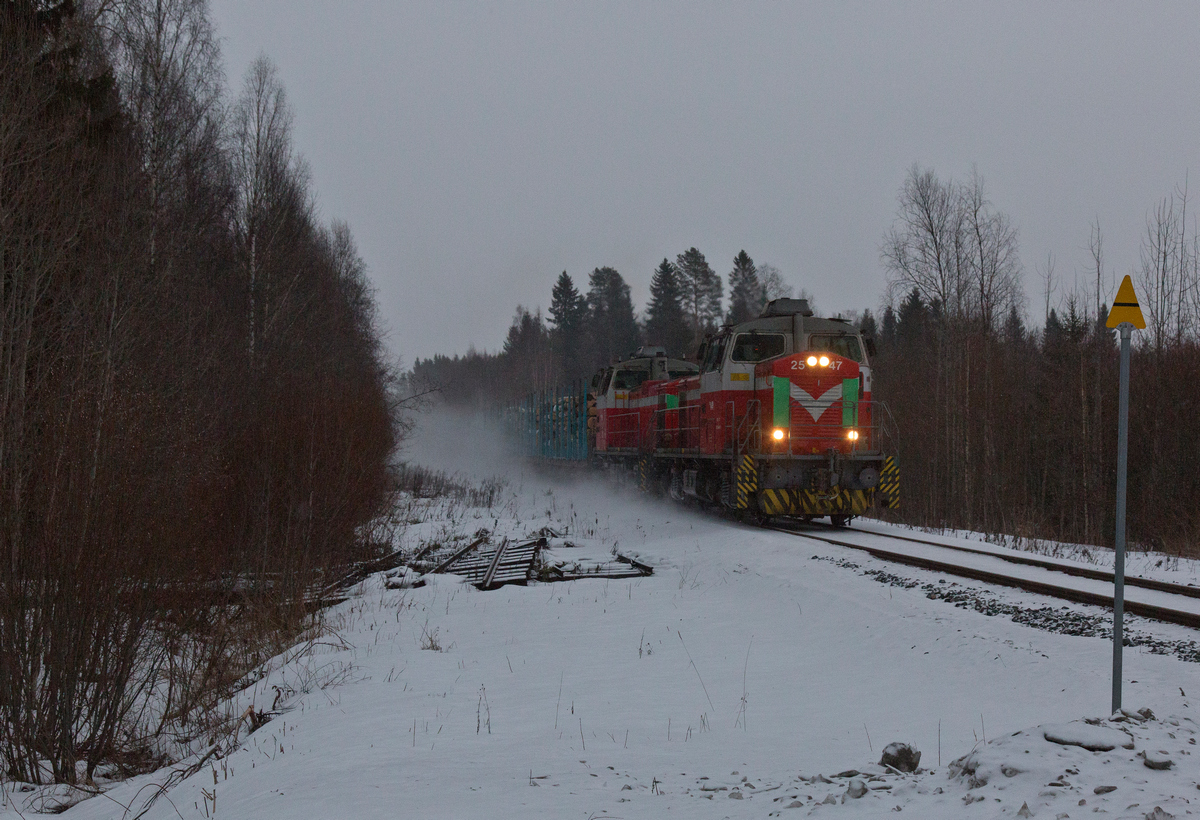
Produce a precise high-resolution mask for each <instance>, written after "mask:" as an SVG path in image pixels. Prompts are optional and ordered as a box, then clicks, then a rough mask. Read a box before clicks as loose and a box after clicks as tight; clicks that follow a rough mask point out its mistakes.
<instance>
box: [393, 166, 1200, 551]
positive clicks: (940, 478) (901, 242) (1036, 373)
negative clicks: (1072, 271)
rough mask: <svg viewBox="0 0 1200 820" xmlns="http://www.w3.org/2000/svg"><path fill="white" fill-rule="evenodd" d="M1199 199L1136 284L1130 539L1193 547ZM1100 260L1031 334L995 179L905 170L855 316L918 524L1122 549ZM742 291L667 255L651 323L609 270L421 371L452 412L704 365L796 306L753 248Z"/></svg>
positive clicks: (737, 266) (1165, 218)
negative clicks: (774, 310) (653, 348)
mask: <svg viewBox="0 0 1200 820" xmlns="http://www.w3.org/2000/svg"><path fill="white" fill-rule="evenodd" d="M1188 204H1189V203H1188V200H1187V194H1186V190H1182V189H1181V190H1179V191H1176V192H1173V193H1172V194H1171V195H1170V196H1168V197H1167V198H1165V199H1164V200H1163V201H1162V202H1161V203H1159V204H1158V205H1157V206H1156V207H1155V208H1154V209H1153V210H1152V211H1151V212H1150V215H1149V217H1148V219H1147V225H1146V231H1145V234H1144V238H1143V243H1142V261H1141V264H1140V266H1139V267H1138V269H1137V270H1136V271H1132V272H1131V273H1132V274H1133V277H1134V281H1135V283H1136V287H1137V290H1138V293H1139V294H1140V295H1141V303H1142V309H1143V313H1144V314H1145V316H1146V320H1147V323H1148V326H1147V329H1146V330H1145V331H1139V332H1136V333H1135V334H1134V340H1135V350H1134V353H1133V365H1132V376H1131V389H1132V395H1133V401H1132V403H1131V413H1130V454H1129V487H1130V490H1129V516H1128V518H1129V532H1130V538H1131V539H1132V541H1133V542H1135V543H1137V544H1141V545H1144V546H1147V547H1154V548H1157V549H1164V550H1168V551H1175V552H1191V553H1193V554H1195V553H1196V552H1197V551H1198V549H1197V545H1198V544H1200V510H1198V508H1197V507H1196V505H1195V504H1192V503H1189V499H1191V498H1195V497H1197V495H1200V474H1198V473H1197V471H1196V470H1195V469H1194V464H1195V461H1196V458H1197V456H1198V455H1200V433H1198V432H1197V424H1196V421H1195V420H1196V418H1197V417H1198V414H1200V391H1198V390H1197V388H1196V385H1197V384H1200V263H1198V260H1200V240H1198V238H1197V233H1196V231H1195V227H1194V225H1192V224H1189V223H1188V222H1187V207H1188ZM1089 248H1090V254H1089V258H1088V260H1087V265H1088V269H1089V270H1090V273H1089V274H1087V275H1085V276H1084V277H1083V281H1085V282H1088V284H1087V285H1085V286H1083V287H1077V290H1076V291H1075V292H1072V293H1068V294H1066V295H1065V296H1063V297H1062V298H1060V299H1059V301H1058V303H1057V304H1055V305H1054V306H1053V307H1052V306H1051V301H1052V299H1051V297H1052V295H1053V294H1054V293H1055V292H1056V291H1057V290H1058V288H1057V285H1056V283H1055V281H1054V262H1053V259H1051V260H1049V261H1048V263H1047V265H1046V267H1045V269H1043V270H1040V271H1039V272H1040V274H1041V277H1042V280H1043V281H1042V283H1041V284H1042V285H1044V287H1045V291H1044V292H1045V302H1044V308H1045V309H1044V313H1043V318H1042V320H1041V321H1040V322H1039V323H1038V325H1040V326H1031V325H1030V324H1029V323H1028V322H1027V319H1026V318H1025V317H1026V315H1027V313H1026V310H1027V303H1028V301H1029V300H1028V297H1027V294H1026V291H1025V287H1024V284H1023V283H1024V279H1025V269H1024V266H1023V264H1022V262H1021V259H1020V253H1019V250H1020V249H1019V242H1018V235H1017V231H1016V229H1015V228H1014V227H1013V226H1012V224H1011V222H1010V220H1009V219H1008V217H1007V216H1006V215H1005V214H1004V213H1003V212H1002V211H1000V210H998V209H996V208H995V207H994V206H993V204H992V203H991V202H990V201H989V199H988V197H987V194H986V190H985V187H984V183H983V180H982V179H981V178H980V177H979V176H978V175H977V174H973V175H972V176H971V178H970V179H968V180H965V181H956V180H953V179H941V178H939V177H938V176H937V175H936V174H935V173H934V172H933V171H930V170H926V169H921V168H919V167H914V168H913V169H911V171H910V172H909V173H908V175H907V178H906V179H905V182H904V184H903V186H902V188H901V190H900V192H899V196H898V203H897V213H896V220H895V223H894V225H893V227H892V228H891V230H889V231H888V233H887V234H886V235H885V236H884V237H883V240H882V242H881V248H880V250H881V261H882V263H883V266H884V268H885V270H886V275H887V282H888V293H887V298H886V300H885V306H884V309H883V310H882V312H881V313H879V314H878V317H877V315H876V314H873V313H872V311H871V310H870V309H864V310H862V311H851V312H850V313H849V315H848V317H847V318H851V319H852V320H853V321H854V322H856V323H857V324H858V325H859V327H860V328H861V329H862V330H863V332H864V333H865V334H867V335H869V336H874V337H875V338H876V342H877V348H878V354H877V356H876V357H875V358H874V360H873V364H874V366H875V371H874V372H875V390H876V396H877V398H880V399H882V400H883V401H885V402H886V403H887V404H888V405H889V407H890V409H891V412H892V414H893V416H894V417H895V420H896V422H897V426H898V429H899V431H900V437H899V441H898V442H897V444H896V446H897V449H898V454H899V457H900V464H901V470H902V474H903V504H902V505H901V509H900V511H899V517H900V518H901V519H902V520H903V521H906V522H908V523H912V524H917V525H922V526H933V527H956V528H969V529H974V530H978V531H982V532H988V533H1003V534H1008V535H1020V536H1025V537H1029V538H1045V539H1055V540H1065V541H1071V542H1081V543H1088V544H1111V543H1112V541H1113V529H1114V520H1113V518H1114V513H1113V506H1114V497H1115V469H1116V438H1117V428H1116V403H1117V346H1116V337H1115V331H1111V330H1109V329H1107V328H1106V327H1105V323H1106V320H1107V305H1108V303H1109V301H1110V300H1111V295H1112V291H1113V287H1112V285H1113V282H1112V271H1111V270H1110V269H1109V266H1108V265H1107V263H1106V260H1105V257H1104V243H1103V234H1102V232H1101V230H1100V226H1099V224H1098V223H1097V224H1094V225H1092V226H1091V232H1090V243H1089ZM764 267H765V268H766V270H765V272H764ZM764 273H765V275H764ZM728 281H729V285H730V288H729V299H728V300H727V301H726V302H725V303H724V309H723V308H722V305H723V303H722V298H721V297H722V281H721V279H720V277H719V276H717V275H716V274H715V273H714V272H713V271H712V269H711V267H710V266H709V265H708V264H707V262H706V261H705V260H704V256H703V254H701V253H700V252H699V251H698V250H696V249H695V248H691V249H689V250H688V251H686V252H685V253H682V254H679V255H678V256H677V257H676V258H675V260H673V261H672V260H670V259H664V260H663V261H662V263H661V264H660V265H659V266H658V268H657V269H656V270H655V271H654V272H653V273H652V278H651V287H650V293H651V298H650V302H649V304H648V305H647V306H646V308H645V311H644V314H643V316H642V317H641V318H640V319H639V317H638V316H637V315H636V313H635V311H634V307H633V305H632V303H631V302H630V299H629V287H628V285H627V284H626V283H625V281H624V280H623V279H622V278H621V276H620V274H619V273H618V272H617V271H615V270H613V269H612V268H597V269H596V270H594V271H593V272H592V273H591V275H590V276H589V278H588V289H587V292H586V293H584V294H581V293H580V292H579V291H578V290H577V289H576V287H575V284H574V282H573V281H572V279H571V277H570V276H569V275H568V274H567V273H565V272H564V273H562V274H561V275H560V276H559V277H558V280H557V282H556V283H555V285H554V287H553V290H552V292H551V299H550V308H549V315H548V316H545V317H543V316H542V315H541V313H540V312H539V311H533V312H531V311H529V310H526V309H524V308H518V309H517V313H516V317H515V318H514V321H513V323H512V326H511V328H510V329H509V332H508V337H507V339H506V340H505V343H504V347H503V349H502V350H501V351H500V352H498V353H494V354H489V353H478V352H472V353H469V354H467V355H466V356H461V357H459V356H455V357H445V356H435V357H433V358H431V359H426V360H418V361H417V362H416V364H415V366H414V368H413V376H414V377H415V378H417V379H418V380H419V381H421V382H422V383H423V384H432V385H435V386H437V387H439V388H440V389H441V390H442V392H443V393H444V395H445V397H446V399H447V400H449V401H451V402H456V403H480V404H487V403H491V402H503V401H508V400H512V399H515V398H518V397H520V396H522V395H525V394H526V393H528V392H530V391H533V390H539V389H543V388H545V387H549V386H551V385H554V384H559V383H562V382H564V381H569V380H571V379H573V378H589V377H590V376H591V374H592V373H594V372H595V371H596V369H597V368H599V367H601V366H603V365H606V364H608V363H610V362H611V361H613V360H614V359H616V358H620V357H622V356H625V355H628V353H629V352H630V351H632V350H634V349H635V348H636V347H637V346H638V345H639V344H643V343H645V344H653V345H663V346H665V347H666V348H667V350H668V352H669V353H671V355H678V356H685V357H687V356H690V355H691V354H692V353H693V352H694V351H695V349H696V346H697V344H698V342H699V341H700V340H701V339H702V338H703V336H704V335H705V334H706V333H709V332H711V331H713V330H714V329H716V327H717V325H718V324H719V323H721V322H737V321H742V320H744V319H745V318H748V317H750V316H753V315H757V313H758V311H759V309H760V308H761V305H762V304H763V303H764V301H765V300H766V299H769V298H775V297H777V296H784V295H791V294H790V292H789V288H788V287H787V286H786V285H784V284H783V283H782V278H781V277H780V275H779V272H778V270H777V269H774V268H772V267H771V266H757V267H756V266H755V264H754V262H753V260H752V259H751V258H750V257H749V256H748V255H747V254H746V252H745V251H743V252H742V253H740V254H738V256H737V257H736V258H735V259H734V261H733V266H732V269H731V270H730V273H729V275H728ZM801 295H807V294H804V293H803V292H802V293H801ZM1039 301H1041V300H1040V299H1039ZM1039 307H1041V305H1039Z"/></svg>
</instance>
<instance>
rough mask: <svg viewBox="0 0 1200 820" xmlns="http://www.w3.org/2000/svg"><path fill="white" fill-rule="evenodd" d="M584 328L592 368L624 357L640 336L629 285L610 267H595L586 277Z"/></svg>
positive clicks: (632, 349) (631, 349)
mask: <svg viewBox="0 0 1200 820" xmlns="http://www.w3.org/2000/svg"><path fill="white" fill-rule="evenodd" d="M587 330H588V333H587V335H588V338H589V341H590V344H591V351H592V354H591V355H592V361H591V364H592V366H595V367H602V366H604V365H607V364H610V363H611V362H614V361H616V360H618V359H621V358H624V357H625V356H628V355H629V354H630V353H632V352H633V351H634V350H635V349H636V348H637V346H638V343H639V341H640V339H641V334H640V332H639V331H638V325H637V317H636V316H635V315H634V313H633V299H632V298H631V297H630V295H629V285H627V284H626V283H625V280H624V279H623V278H621V274H619V273H617V271H616V270H615V269H613V268H596V269H595V270H594V271H592V273H591V275H589V276H588V295H587Z"/></svg>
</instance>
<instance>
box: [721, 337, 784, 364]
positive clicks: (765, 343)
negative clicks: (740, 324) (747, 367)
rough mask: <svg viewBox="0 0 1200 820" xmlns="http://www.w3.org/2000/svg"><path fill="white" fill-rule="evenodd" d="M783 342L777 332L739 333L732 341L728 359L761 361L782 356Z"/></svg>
mask: <svg viewBox="0 0 1200 820" xmlns="http://www.w3.org/2000/svg"><path fill="white" fill-rule="evenodd" d="M784 348H785V342H784V338H783V335H782V334H779V333H739V334H738V335H737V338H736V339H735V340H734V343H733V352H732V353H731V354H730V359H732V360H733V361H735V362H761V361H762V360H763V359H771V358H774V357H775V356H782V355H783V352H784Z"/></svg>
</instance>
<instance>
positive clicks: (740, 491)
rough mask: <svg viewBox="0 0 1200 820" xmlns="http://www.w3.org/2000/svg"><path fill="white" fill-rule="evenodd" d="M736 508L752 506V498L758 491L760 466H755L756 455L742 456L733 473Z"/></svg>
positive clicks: (742, 508)
mask: <svg viewBox="0 0 1200 820" xmlns="http://www.w3.org/2000/svg"><path fill="white" fill-rule="evenodd" d="M733 484H734V500H733V506H734V508H735V509H739V510H744V509H746V508H747V507H749V506H750V500H751V499H752V498H754V493H756V492H757V491H758V468H757V467H755V466H754V456H749V455H746V456H742V458H741V460H740V461H739V462H738V465H737V469H735V470H734V475H733Z"/></svg>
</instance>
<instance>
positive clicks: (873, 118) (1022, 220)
mask: <svg viewBox="0 0 1200 820" xmlns="http://www.w3.org/2000/svg"><path fill="white" fill-rule="evenodd" d="M213 10H214V14H215V17H216V20H217V24H218V26H219V28H220V32H221V35H222V37H223V38H224V50H225V61H226V70H227V72H228V75H229V83H230V86H231V90H232V91H233V92H234V93H236V91H237V90H238V88H240V85H241V78H242V75H243V73H244V72H245V69H246V67H247V66H248V65H249V63H250V61H251V60H252V59H253V58H254V57H255V56H256V55H257V54H259V53H260V52H265V53H266V54H267V55H268V56H269V57H271V59H272V60H274V61H275V62H276V64H277V65H278V66H279V69H280V74H281V77H282V79H283V81H284V83H285V84H286V87H287V90H288V94H289V97H290V101H291V103H292V105H293V107H294V108H295V113H296V126H295V142H296V145H297V148H298V149H299V150H300V151H301V152H302V153H303V154H304V155H305V157H306V158H307V160H308V162H309V163H310V165H311V169H312V174H313V181H314V186H315V188H316V191H317V193H318V196H319V201H320V205H321V209H322V213H323V214H324V215H325V216H326V217H327V218H332V217H337V218H341V219H345V220H347V221H348V222H349V223H350V225H351V227H352V228H353V230H354V233H355V235H356V237H357V239H358V242H359V246H360V250H361V252H362V255H363V257H364V258H365V259H366V261H367V264H368V265H369V266H370V269H371V274H372V277H373V279H374V281H375V282H376V284H377V286H378V296H379V302H380V308H381V312H382V314H383V317H384V319H385V321H386V323H387V326H388V330H389V344H390V345H391V347H392V348H393V349H394V350H395V351H396V353H397V354H398V355H400V356H402V357H403V359H404V361H405V363H406V364H411V362H412V361H413V359H414V358H417V357H422V358H424V357H427V356H430V355H432V354H434V353H463V352H465V351H466V350H467V349H468V347H469V346H471V345H474V346H475V347H476V348H477V349H481V350H482V349H486V350H496V349H497V348H498V347H499V346H500V345H501V343H502V341H503V339H504V334H505V332H506V330H507V328H508V325H509V323H510V321H511V319H512V315H513V311H514V308H515V307H516V305H517V304H518V303H520V304H523V305H526V306H529V307H530V308H533V307H537V306H540V307H541V308H542V309H543V310H545V308H546V307H547V306H548V304H549V301H550V288H551V286H552V284H553V282H554V279H555V277H557V275H558V274H559V272H561V271H562V270H564V269H565V270H567V271H568V272H569V273H570V274H571V276H572V277H573V278H574V279H575V281H576V284H577V285H578V286H580V288H581V289H585V288H586V283H587V274H588V273H589V272H590V271H591V270H592V269H593V268H595V267H597V266H602V265H611V266H613V267H615V268H617V269H618V270H619V271H620V272H621V273H622V275H624V277H625V279H626V280H627V281H628V282H629V283H630V285H631V287H632V289H633V297H634V303H635V305H636V306H637V308H638V309H639V310H641V309H642V308H643V306H644V304H645V301H646V298H647V296H648V286H649V280H650V275H651V272H652V271H653V269H654V267H655V266H656V265H657V263H658V262H659V261H660V260H661V259H662V258H663V257H664V256H669V257H671V258H672V259H674V257H675V255H676V254H677V253H679V252H681V251H683V250H686V249H687V248H688V247H690V246H693V245H694V246H696V247H698V248H699V249H700V250H701V251H703V252H704V253H705V255H706V256H707V257H708V260H709V262H710V264H712V266H713V268H714V269H716V270H717V271H718V272H719V273H721V274H722V275H723V276H724V275H725V274H727V273H728V271H729V269H730V267H731V266H732V260H733V257H734V255H735V254H736V253H737V252H738V251H739V250H741V249H743V248H744V249H745V250H746V251H747V252H748V253H749V254H750V255H751V256H752V257H753V258H754V259H755V260H756V261H758V262H770V263H772V264H774V265H776V266H778V267H779V268H780V269H781V270H782V271H783V273H784V276H785V278H786V279H787V280H788V281H789V282H790V283H791V284H792V285H794V286H795V287H803V288H806V289H807V290H808V291H810V292H811V293H813V294H814V296H815V297H816V302H817V304H818V306H819V308H820V309H821V310H822V311H823V312H825V313H833V312H837V311H840V310H846V309H861V308H863V307H871V308H873V309H874V308H877V307H879V306H881V305H882V304H883V301H884V298H885V278H884V271H883V267H882V265H881V263H880V261H879V245H880V240H881V238H882V236H883V233H884V232H885V231H886V230H887V228H888V227H889V226H890V225H891V222H892V219H893V216H894V214H895V210H896V194H897V191H898V190H899V188H900V185H901V183H902V182H903V179H904V176H905V173H906V171H907V170H908V168H909V167H910V166H912V164H913V163H920V164H921V165H922V166H924V167H932V168H934V169H935V170H936V171H937V172H938V174H939V175H940V176H942V177H943V178H945V177H955V178H965V177H967V176H968V175H969V174H970V172H971V167H972V165H974V166H975V167H977V168H978V171H979V173H980V174H981V175H982V176H983V178H984V180H985V181H986V184H987V188H988V191H989V193H990V197H991V200H992V202H993V203H994V205H995V206H996V207H997V208H998V209H1000V210H1003V211H1005V212H1007V213H1008V214H1009V215H1010V217H1011V218H1012V220H1013V222H1014V223H1015V225H1016V226H1017V227H1018V229H1019V231H1020V241H1021V258H1022V261H1023V263H1024V266H1025V270H1026V273H1025V288H1026V293H1027V294H1028V297H1029V314H1030V317H1031V318H1033V319H1035V320H1036V321H1037V322H1038V323H1040V321H1041V318H1042V310H1043V307H1042V306H1043V299H1044V297H1043V285H1042V282H1041V280H1040V277H1039V274H1038V271H1037V268H1039V267H1044V266H1045V260H1046V256H1047V254H1048V253H1051V252H1052V253H1053V254H1054V255H1055V257H1056V260H1057V267H1056V273H1057V275H1058V277H1059V278H1061V279H1064V280H1065V283H1064V287H1065V289H1068V290H1069V289H1070V288H1071V287H1072V286H1073V282H1074V278H1075V276H1076V274H1079V275H1080V276H1081V277H1083V278H1082V279H1081V286H1082V285H1083V282H1084V281H1085V280H1086V274H1085V273H1084V271H1085V269H1086V267H1087V265H1088V253H1087V242H1088V226H1089V222H1090V221H1091V220H1093V219H1095V218H1097V217H1098V218H1099V220H1100V223H1101V226H1102V228H1103V230H1104V234H1105V250H1106V252H1107V254H1108V260H1109V268H1110V274H1115V275H1117V276H1120V275H1123V274H1125V273H1128V272H1130V270H1131V269H1132V268H1133V266H1134V265H1136V264H1137V260H1138V249H1139V243H1140V239H1141V235H1142V234H1143V233H1144V229H1145V219H1146V214H1147V211H1148V210H1149V209H1150V208H1151V207H1153V205H1154V204H1155V203H1156V202H1157V201H1158V200H1159V199H1161V198H1162V197H1164V196H1166V195H1168V194H1169V193H1170V192H1171V190H1172V188H1173V187H1174V186H1176V185H1179V184H1182V183H1183V181H1184V176H1185V174H1186V173H1187V172H1188V171H1189V169H1191V170H1192V171H1197V170H1200V93H1198V92H1200V3H1194V2H1190V3H1174V4H1164V3H1155V4H1149V3H1136V4H1134V3H1129V4H1124V5H1116V4H1109V3H1105V4H1100V3H1054V4H1048V3H1041V2H1037V3H1022V4H1012V3H987V4H983V3H978V4H968V3H948V2H947V3H907V4H903V3H780V2H765V3H745V2H742V3H697V2H688V3H668V2H654V3H648V2H635V3H615V2H604V3H600V2H592V3H577V2H566V1H565V0H564V2H558V3H551V2H539V3H494V4H493V3H488V4H483V3H455V2H422V3H408V2H351V1H350V0H340V2H336V3H335V2H316V1H315V0H314V1H311V2H297V0H286V2H284V0H214V2H213ZM1197 182H1200V180H1198V181H1197ZM1059 295H1060V296H1061V295H1062V289H1060V293H1059Z"/></svg>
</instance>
